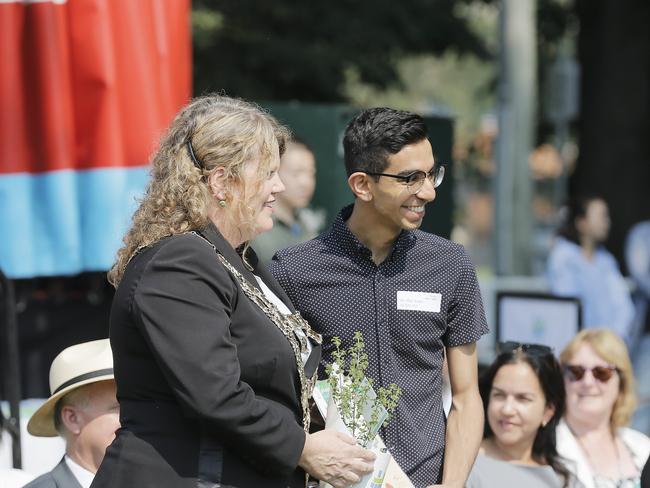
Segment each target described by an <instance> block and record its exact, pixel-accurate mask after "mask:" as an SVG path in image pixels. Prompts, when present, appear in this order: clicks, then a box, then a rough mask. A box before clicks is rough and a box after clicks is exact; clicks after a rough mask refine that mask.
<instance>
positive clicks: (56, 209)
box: [0, 167, 149, 278]
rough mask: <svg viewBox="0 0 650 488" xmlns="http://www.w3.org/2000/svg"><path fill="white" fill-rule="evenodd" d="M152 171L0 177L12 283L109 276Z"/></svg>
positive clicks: (0, 256) (5, 258)
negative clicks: (87, 273) (38, 278)
mask: <svg viewBox="0 0 650 488" xmlns="http://www.w3.org/2000/svg"><path fill="white" fill-rule="evenodd" d="M148 178H149V167H137V168H102V169H93V170H85V171H73V170H64V171H55V172H51V173H43V174H37V175H33V174H27V173H19V174H9V175H0V267H1V268H2V269H3V271H4V272H5V274H6V275H7V276H8V277H10V278H31V277H35V276H56V275H70V274H76V273H80V272H82V271H106V270H108V268H110V266H111V265H112V264H113V261H114V259H115V253H116V252H117V250H118V248H119V247H120V246H121V243H122V236H123V235H124V232H125V231H126V230H127V228H128V226H129V223H130V220H131V216H132V214H133V212H134V211H135V209H136V206H137V199H138V198H139V197H140V196H141V195H142V193H143V191H144V188H145V186H146V184H147V181H148Z"/></svg>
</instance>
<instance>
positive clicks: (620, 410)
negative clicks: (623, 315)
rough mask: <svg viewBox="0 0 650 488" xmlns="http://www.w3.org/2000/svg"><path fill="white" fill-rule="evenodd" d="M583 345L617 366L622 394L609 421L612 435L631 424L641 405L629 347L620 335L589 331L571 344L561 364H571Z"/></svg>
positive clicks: (607, 330) (605, 331)
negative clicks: (637, 394)
mask: <svg viewBox="0 0 650 488" xmlns="http://www.w3.org/2000/svg"><path fill="white" fill-rule="evenodd" d="M583 344H587V345H589V346H591V348H592V349H593V350H594V351H595V352H596V354H598V355H599V356H600V357H601V358H603V359H604V360H605V361H607V362H608V363H609V364H611V365H612V366H616V369H617V370H618V375H619V377H620V386H619V393H618V398H617V399H616V402H615V403H614V408H613V409H612V414H611V416H610V419H609V424H610V427H611V429H612V432H615V431H616V429H618V428H620V427H624V426H626V425H627V424H629V422H630V419H631V418H632V414H633V413H634V409H635V408H636V403H637V398H636V392H635V381H634V373H633V371H632V363H631V361H630V356H629V354H628V352H627V346H626V345H625V343H624V342H623V340H622V339H621V338H620V337H619V336H618V335H616V333H614V332H612V331H611V330H609V329H585V330H582V331H580V332H579V333H578V334H577V335H576V336H575V337H574V338H573V339H572V340H571V342H569V344H567V346H566V347H565V348H564V350H563V351H562V353H561V354H560V362H561V363H562V364H568V363H570V362H571V359H573V356H575V354H576V353H577V352H578V349H579V348H580V346H581V345H583Z"/></svg>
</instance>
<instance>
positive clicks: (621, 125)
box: [570, 0, 650, 261]
mask: <svg viewBox="0 0 650 488" xmlns="http://www.w3.org/2000/svg"><path fill="white" fill-rule="evenodd" d="M576 7H577V12H578V16H579V18H580V35H579V43H578V57H579V59H580V63H581V69H582V72H581V90H582V91H581V115H580V117H581V118H580V122H579V132H580V156H579V159H578V164H577V167H576V171H575V173H574V175H573V176H572V178H571V182H570V193H571V194H572V195H578V194H597V195H601V196H603V197H604V198H605V200H606V201H607V202H608V203H609V206H610V212H611V217H612V229H611V234H610V238H609V242H608V245H609V246H608V247H609V248H610V249H611V250H612V251H613V252H614V254H615V255H616V256H617V257H618V258H619V261H621V257H622V251H623V244H624V241H625V236H626V234H627V232H628V231H629V229H630V227H631V226H632V225H634V224H635V223H636V222H638V221H640V220H645V219H650V29H649V28H648V26H649V25H650V2H649V1H648V0H615V1H612V0H577V2H576Z"/></svg>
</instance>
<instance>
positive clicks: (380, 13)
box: [192, 0, 488, 102]
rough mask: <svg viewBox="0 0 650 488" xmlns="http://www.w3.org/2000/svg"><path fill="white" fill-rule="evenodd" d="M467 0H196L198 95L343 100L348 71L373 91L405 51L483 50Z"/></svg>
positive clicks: (388, 79)
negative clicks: (468, 15) (465, 12)
mask: <svg viewBox="0 0 650 488" xmlns="http://www.w3.org/2000/svg"><path fill="white" fill-rule="evenodd" d="M470 3H473V2H472V1H471V0H409V1H408V2H401V3H397V2H394V1H389V0H374V1H372V2H370V1H359V0H357V1H355V0H332V1H327V2H308V1H304V0H275V1H267V0H237V1H232V0H230V1H209V0H195V2H194V4H193V8H194V12H193V16H192V17H193V32H194V88H195V93H196V94H199V93H203V92H206V91H220V90H224V91H225V92H226V93H228V94H230V95H236V96H242V97H246V98H253V99H269V100H292V99H298V100H303V101H320V102H328V101H330V102H331V101H343V100H345V93H344V85H345V73H346V70H349V69H354V70H355V72H356V73H358V76H359V77H360V80H361V81H363V82H364V83H369V84H371V85H373V86H376V87H378V88H385V87H387V86H389V85H390V84H391V83H394V82H396V81H398V79H399V76H398V71H397V68H396V61H397V60H399V59H401V58H403V57H404V56H407V55H416V54H441V53H443V52H445V51H446V50H448V49H450V50H453V51H456V52H457V53H459V54H466V53H471V54H474V55H476V56H478V57H483V58H484V57H487V56H488V51H487V49H486V48H485V45H484V42H483V40H482V39H481V38H480V36H478V35H477V34H476V33H475V32H474V31H473V30H472V29H471V27H470V26H469V25H468V23H467V22H466V20H465V18H464V17H463V15H462V6H464V5H466V4H470Z"/></svg>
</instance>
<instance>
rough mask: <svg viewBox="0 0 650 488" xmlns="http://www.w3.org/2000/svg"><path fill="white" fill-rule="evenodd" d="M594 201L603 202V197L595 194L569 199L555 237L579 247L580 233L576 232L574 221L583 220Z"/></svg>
mask: <svg viewBox="0 0 650 488" xmlns="http://www.w3.org/2000/svg"><path fill="white" fill-rule="evenodd" d="M596 200H602V201H605V199H604V198H603V197H601V196H600V195H596V194H587V195H577V196H574V197H573V198H571V199H569V201H568V202H567V204H566V206H565V209H564V211H565V215H564V218H563V221H562V224H561V225H560V228H559V229H558V230H557V235H558V236H560V237H564V238H565V239H567V240H569V241H571V242H573V243H575V244H578V245H580V232H578V228H577V227H576V220H578V219H580V218H585V217H586V216H587V210H589V205H591V203H592V202H595V201H596Z"/></svg>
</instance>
